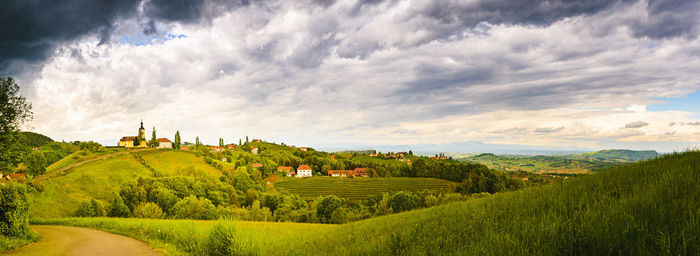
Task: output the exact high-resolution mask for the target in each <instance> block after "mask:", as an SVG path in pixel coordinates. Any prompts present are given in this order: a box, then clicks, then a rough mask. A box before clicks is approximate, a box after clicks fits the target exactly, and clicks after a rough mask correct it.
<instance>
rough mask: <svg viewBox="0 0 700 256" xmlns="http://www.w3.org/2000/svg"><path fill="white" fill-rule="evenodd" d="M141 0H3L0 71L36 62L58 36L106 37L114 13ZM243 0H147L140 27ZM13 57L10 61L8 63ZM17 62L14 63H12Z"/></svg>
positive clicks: (127, 13)
mask: <svg viewBox="0 0 700 256" xmlns="http://www.w3.org/2000/svg"><path fill="white" fill-rule="evenodd" d="M140 3H141V1H140V0H100V1H93V0H69V1H48V0H40V1H25V0H11V1H4V2H3V4H2V8H0V35H2V39H1V40H0V73H4V74H8V75H12V73H16V72H21V71H22V68H21V67H18V65H20V66H21V65H23V64H29V65H31V64H36V63H39V64H40V63H41V62H43V61H44V60H46V59H47V58H49V57H50V56H51V55H52V51H53V50H54V49H55V48H56V46H58V45H60V44H61V43H62V42H66V41H71V40H75V39H77V38H78V37H80V36H83V35H86V34H90V33H95V34H97V35H99V37H100V38H99V39H100V41H99V44H106V43H109V42H110V41H111V36H112V31H113V30H114V28H115V27H116V26H118V25H117V24H116V23H117V21H118V20H119V19H122V18H129V17H133V16H135V15H136V13H137V8H138V6H139V4H140ZM247 4H248V2H247V1H218V0H212V1H205V0H178V1H171V0H150V1H146V2H145V7H144V8H145V15H146V18H147V19H148V20H149V21H148V22H147V23H145V24H144V28H143V32H144V33H145V34H152V33H155V32H156V27H155V22H154V20H155V21H159V20H162V21H179V22H196V21H198V20H200V19H203V18H204V19H211V18H213V17H214V16H215V15H218V14H220V13H221V12H223V11H226V10H230V8H232V7H236V6H241V5H247ZM11 63H14V64H13V66H10V65H11ZM15 64H16V65H15Z"/></svg>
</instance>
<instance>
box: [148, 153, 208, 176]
mask: <svg viewBox="0 0 700 256" xmlns="http://www.w3.org/2000/svg"><path fill="white" fill-rule="evenodd" d="M142 155H143V159H144V160H146V161H147V162H148V164H150V165H151V167H153V168H154V169H155V170H156V171H157V172H159V173H163V174H165V175H169V176H174V175H179V174H178V173H177V172H178V170H181V172H182V170H185V169H187V168H189V167H192V168H194V169H195V170H196V171H197V172H201V173H203V174H205V175H209V176H220V175H221V171H220V170H219V169H216V168H215V167H213V166H211V165H209V164H207V163H206V162H205V161H204V158H203V157H197V155H195V154H193V153H191V152H184V151H180V150H157V151H151V152H144V153H143V154H142Z"/></svg>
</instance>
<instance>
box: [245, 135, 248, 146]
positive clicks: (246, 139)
mask: <svg viewBox="0 0 700 256" xmlns="http://www.w3.org/2000/svg"><path fill="white" fill-rule="evenodd" d="M245 144H246V145H248V136H247V135H246V136H245Z"/></svg>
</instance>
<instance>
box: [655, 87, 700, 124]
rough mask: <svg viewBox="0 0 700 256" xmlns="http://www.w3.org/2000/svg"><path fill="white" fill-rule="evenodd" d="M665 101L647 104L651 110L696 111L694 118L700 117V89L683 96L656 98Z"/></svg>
mask: <svg viewBox="0 0 700 256" xmlns="http://www.w3.org/2000/svg"><path fill="white" fill-rule="evenodd" d="M655 99H657V100H661V101H664V102H665V103H659V104H651V105H649V106H647V110H649V111H669V110H681V111H688V112H693V113H695V114H694V115H693V118H700V91H696V92H694V93H691V94H688V95H686V96H685V97H681V98H655Z"/></svg>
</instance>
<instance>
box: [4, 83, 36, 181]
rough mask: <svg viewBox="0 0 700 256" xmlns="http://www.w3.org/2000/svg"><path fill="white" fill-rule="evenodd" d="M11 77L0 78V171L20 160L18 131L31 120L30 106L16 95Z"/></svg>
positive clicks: (17, 90) (17, 87) (16, 89)
mask: <svg viewBox="0 0 700 256" xmlns="http://www.w3.org/2000/svg"><path fill="white" fill-rule="evenodd" d="M18 92H19V85H17V83H16V82H15V80H14V79H13V78H12V77H0V169H1V170H9V169H10V168H12V167H13V166H14V164H15V163H16V162H19V161H20V159H21V152H22V151H21V150H19V145H18V144H17V140H18V136H19V129H20V127H21V126H22V125H24V124H25V123H26V122H28V121H30V120H31V119H32V115H33V113H32V104H31V103H29V102H28V101H27V99H26V98H25V97H24V96H22V95H19V94H18Z"/></svg>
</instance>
